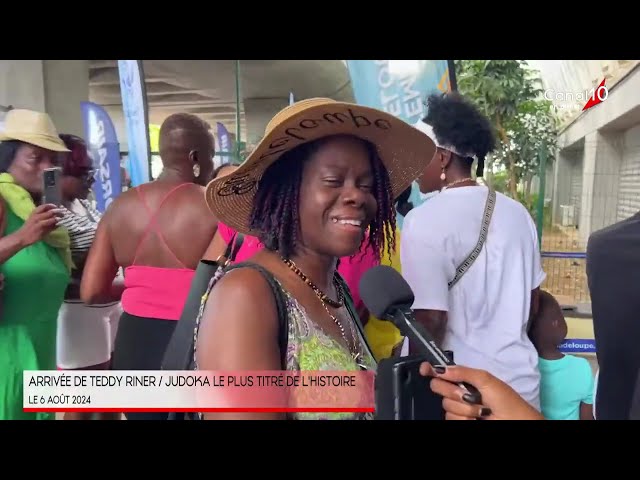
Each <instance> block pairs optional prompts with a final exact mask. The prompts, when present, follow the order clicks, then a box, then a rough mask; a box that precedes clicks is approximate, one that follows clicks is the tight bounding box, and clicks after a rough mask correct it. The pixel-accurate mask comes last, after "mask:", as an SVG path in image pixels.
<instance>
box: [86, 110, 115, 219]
mask: <svg viewBox="0 0 640 480" xmlns="http://www.w3.org/2000/svg"><path fill="white" fill-rule="evenodd" d="M80 110H81V112H82V123H83V126H84V136H85V141H86V142H87V147H88V149H89V153H90V154H91V158H92V159H93V165H94V169H95V171H96V181H95V182H94V184H93V193H94V195H95V197H96V203H97V209H98V211H99V212H104V211H105V210H106V209H107V207H108V206H109V205H110V204H111V202H113V200H114V199H115V198H116V197H117V196H118V195H120V193H121V192H122V177H121V175H120V144H119V143H118V138H117V136H116V130H115V128H114V127H113V122H112V121H111V117H109V114H108V113H107V112H106V111H105V110H104V108H102V107H101V106H100V105H96V104H95V103H91V102H81V103H80Z"/></svg>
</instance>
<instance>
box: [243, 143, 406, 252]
mask: <svg viewBox="0 0 640 480" xmlns="http://www.w3.org/2000/svg"><path fill="white" fill-rule="evenodd" d="M332 138H334V137H333V136H331V137H325V138H321V139H319V140H314V141H311V142H307V143H303V144H302V145H299V146H298V147H296V148H294V149H292V150H289V151H288V152H286V153H284V154H283V155H282V156H281V157H280V159H279V160H278V161H277V162H275V163H274V164H273V165H271V166H270V167H269V168H268V169H267V170H266V171H265V173H264V175H263V177H262V179H261V180H260V183H259V185H258V191H257V192H256V196H255V200H254V203H253V209H252V212H251V219H250V226H251V229H252V230H255V231H257V232H259V235H258V237H259V239H260V241H261V242H262V243H263V244H264V246H265V247H266V248H267V249H269V250H272V251H277V252H279V253H280V255H282V256H283V257H285V258H289V256H290V255H291V254H292V253H294V252H295V249H296V246H297V245H298V242H299V238H298V235H299V231H300V216H299V206H300V184H301V182H302V171H303V168H304V165H305V163H306V162H307V161H308V160H309V159H310V158H311V156H312V155H313V154H314V153H316V152H317V151H318V150H319V149H320V148H321V147H322V146H323V145H324V144H325V143H327V141H329V140H330V139H332ZM362 142H363V143H364V145H365V146H366V148H367V150H368V152H369V158H370V159H371V168H372V171H373V177H374V186H373V195H374V196H375V198H376V201H377V203H378V209H377V211H376V215H375V217H374V219H373V220H372V221H371V223H370V224H369V236H368V237H369V238H368V244H367V247H366V248H373V253H374V255H375V256H376V258H378V259H379V258H380V255H381V253H382V251H383V248H384V246H385V245H386V247H387V251H388V253H389V255H391V254H392V252H393V251H395V247H396V245H395V229H396V211H395V207H394V201H393V191H392V188H391V182H390V180H389V174H388V172H387V169H386V168H385V166H384V164H383V163H382V160H380V157H379V156H378V152H377V150H376V147H375V146H374V145H373V144H371V143H370V142H367V141H365V140H362Z"/></svg>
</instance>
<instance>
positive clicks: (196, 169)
mask: <svg viewBox="0 0 640 480" xmlns="http://www.w3.org/2000/svg"><path fill="white" fill-rule="evenodd" d="M193 176H194V177H196V178H198V177H199V176H200V165H198V164H197V163H196V164H195V165H194V166H193Z"/></svg>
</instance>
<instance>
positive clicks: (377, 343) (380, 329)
mask: <svg viewBox="0 0 640 480" xmlns="http://www.w3.org/2000/svg"><path fill="white" fill-rule="evenodd" d="M380 260H381V261H380V263H381V264H382V265H387V266H390V267H393V268H394V269H396V271H398V272H399V273H401V268H400V231H399V230H397V229H396V251H395V252H394V253H393V255H392V256H391V257H390V256H389V254H388V253H387V252H386V251H384V252H382V258H381V259H380ZM364 333H365V335H366V336H367V341H368V342H369V345H370V346H371V349H372V350H373V355H374V356H375V357H376V360H377V361H380V360H382V359H384V358H389V357H390V356H391V353H392V350H393V347H395V346H396V345H397V344H398V343H400V342H401V341H402V340H403V336H402V335H401V334H400V330H398V329H397V328H396V327H395V326H394V325H393V323H391V322H389V321H386V320H380V319H379V318H376V317H375V316H373V315H369V321H368V322H367V324H366V325H365V327H364Z"/></svg>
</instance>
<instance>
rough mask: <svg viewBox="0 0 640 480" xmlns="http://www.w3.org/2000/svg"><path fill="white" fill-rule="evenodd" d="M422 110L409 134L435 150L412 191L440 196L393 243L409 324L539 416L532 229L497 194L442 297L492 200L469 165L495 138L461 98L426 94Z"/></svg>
mask: <svg viewBox="0 0 640 480" xmlns="http://www.w3.org/2000/svg"><path fill="white" fill-rule="evenodd" d="M428 105H429V106H428V114H427V117H426V118H425V119H424V120H423V121H422V122H419V124H418V125H416V127H417V128H419V129H420V130H422V131H423V132H425V134H427V135H429V136H430V137H431V138H432V139H433V140H434V141H435V142H436V145H438V149H437V153H436V155H435V156H434V158H433V160H432V161H431V163H430V164H429V165H428V166H427V167H426V169H425V172H424V174H423V176H422V177H421V178H420V179H418V184H419V185H420V190H421V191H422V192H423V193H428V192H433V191H440V193H438V194H437V195H435V196H434V197H432V198H431V199H430V200H429V201H428V202H425V203H424V204H422V205H420V206H419V207H418V208H414V209H413V210H412V211H411V212H410V213H409V214H408V215H407V217H406V218H405V221H404V227H403V230H402V240H401V245H400V258H401V263H402V274H403V276H404V277H405V279H406V280H407V282H408V283H409V285H410V286H411V288H412V290H413V292H414V295H415V302H414V304H413V310H414V311H415V314H416V319H417V320H418V321H419V322H420V323H422V324H423V325H424V326H425V327H427V328H428V329H429V330H430V332H431V333H432V334H433V335H434V337H435V339H436V341H437V342H440V345H441V347H442V348H443V349H445V350H451V351H453V354H454V360H455V362H456V363H457V364H460V365H466V366H469V367H474V368H481V369H484V370H487V371H489V372H490V373H492V374H493V375H495V376H496V377H498V378H500V379H501V380H503V381H504V382H506V383H507V384H509V385H510V386H511V387H512V388H513V389H514V390H516V391H517V392H518V393H519V394H520V395H521V396H522V397H523V398H524V399H526V400H527V401H528V402H529V403H530V404H531V405H533V406H534V407H536V408H538V409H539V408H540V404H539V383H540V374H539V371H538V355H537V352H536V350H535V348H534V346H533V344H532V343H531V341H530V340H529V337H528V335H527V326H528V321H529V318H530V316H531V315H532V313H535V311H537V303H538V291H539V287H540V284H541V283H542V281H543V280H544V278H545V274H544V272H543V270H542V268H541V263H540V252H539V248H538V238H537V232H536V227H535V224H534V222H533V219H532V218H531V215H530V214H529V212H528V211H527V210H526V209H525V207H523V206H522V205H521V204H520V203H518V202H516V201H514V200H512V199H510V198H508V197H506V196H505V195H502V194H500V193H497V194H496V201H495V205H494V209H493V214H492V216H491V220H490V224H489V228H488V232H487V235H486V241H485V243H484V246H483V247H482V249H481V250H480V252H479V254H478V255H477V257H476V259H475V261H474V263H473V264H472V265H471V267H470V268H469V269H468V270H467V271H466V273H465V274H464V275H463V276H462V278H461V279H460V280H459V281H458V282H457V283H456V284H454V285H453V286H452V287H451V289H449V286H448V283H449V282H450V281H451V280H453V278H454V276H455V274H456V270H457V268H458V267H459V266H460V265H461V264H462V263H463V262H464V261H465V259H467V258H468V256H469V255H470V253H471V252H472V251H473V250H474V248H475V247H476V245H477V244H478V241H479V238H480V232H481V229H482V222H483V218H484V212H485V205H486V202H487V196H488V193H489V190H488V188H487V187H485V186H480V185H478V184H477V183H476V182H475V181H474V180H473V179H472V178H471V166H472V163H473V162H474V160H477V161H478V171H477V176H482V170H483V167H484V158H485V156H486V155H487V154H488V153H489V152H491V151H492V150H493V148H494V145H495V139H494V135H493V132H492V129H491V125H490V123H489V122H488V120H487V119H486V118H485V117H483V116H482V115H481V114H480V113H479V112H478V110H477V109H476V108H475V107H474V106H473V105H471V104H470V103H468V102H467V101H466V100H464V99H463V98H462V97H460V96H458V95H456V94H448V95H445V96H431V97H430V98H429V100H428Z"/></svg>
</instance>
